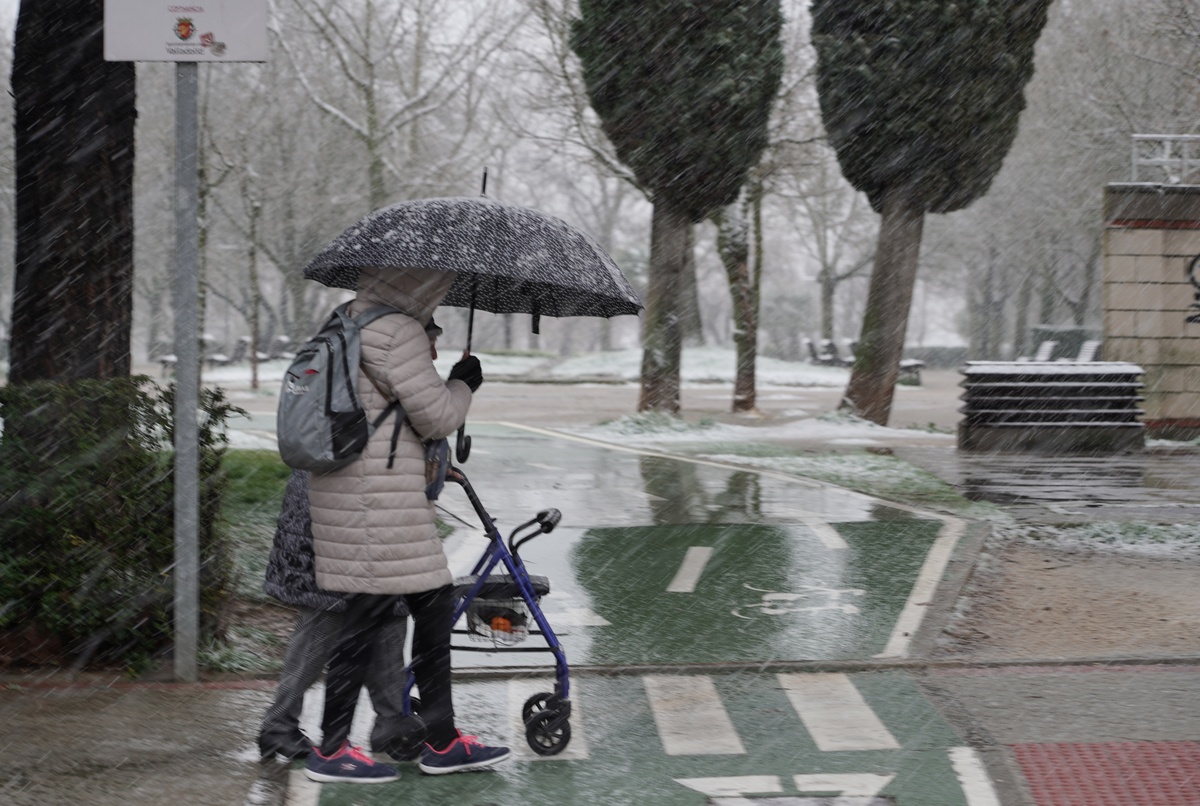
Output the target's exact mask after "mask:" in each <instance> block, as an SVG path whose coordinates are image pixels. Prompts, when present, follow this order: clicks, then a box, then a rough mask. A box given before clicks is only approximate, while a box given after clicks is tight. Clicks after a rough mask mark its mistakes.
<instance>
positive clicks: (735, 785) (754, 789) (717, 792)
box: [675, 775, 783, 798]
mask: <svg viewBox="0 0 1200 806" xmlns="http://www.w3.org/2000/svg"><path fill="white" fill-rule="evenodd" d="M675 783H678V784H683V785H684V786H686V787H687V788H688V789H694V790H695V791H697V792H699V793H700V794H702V795H708V796H709V797H710V798H720V797H728V796H734V797H737V796H739V795H777V794H780V793H782V792H783V784H781V783H780V782H779V776H778V775H732V776H728V777H725V778H676V779H675Z"/></svg>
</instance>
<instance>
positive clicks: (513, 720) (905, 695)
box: [0, 424, 1200, 806]
mask: <svg viewBox="0 0 1200 806" xmlns="http://www.w3.org/2000/svg"><path fill="white" fill-rule="evenodd" d="M260 425H261V424H260ZM472 436H473V439H474V447H473V451H472V456H471V459H470V461H469V462H468V463H467V464H466V465H465V467H464V469H465V470H466V471H467V472H468V474H469V475H470V476H471V478H472V481H473V483H474V485H475V488H476V490H477V492H478V493H479V495H480V497H481V498H482V500H483V502H484V504H485V505H486V506H487V508H488V510H489V511H490V512H491V514H492V515H493V516H494V517H495V518H496V519H497V521H498V525H499V526H500V528H501V530H502V531H503V532H505V533H507V532H508V530H510V529H511V528H513V527H514V526H516V525H517V524H519V523H521V522H523V521H525V520H527V519H528V518H530V517H532V516H533V514H534V513H536V512H537V511H538V510H541V509H544V508H547V507H556V508H558V509H560V510H561V511H562V513H563V520H562V525H561V526H559V527H558V529H556V530H555V531H554V532H553V533H552V534H549V535H545V536H542V537H539V538H538V539H536V540H534V541H532V542H531V543H529V544H527V545H526V546H525V547H524V548H523V549H522V555H523V556H524V557H525V558H526V561H527V563H528V564H529V568H530V571H531V572H532V573H535V574H542V575H545V576H547V577H549V578H550V580H551V593H550V595H549V596H547V597H545V599H543V601H542V605H543V607H544V610H545V613H546V615H547V618H548V619H549V621H550V623H551V624H552V625H553V626H554V628H555V630H556V631H557V632H558V633H560V635H561V638H562V641H563V645H564V647H565V649H566V652H567V658H568V661H569V663H570V665H571V672H572V700H573V702H574V711H573V716H572V720H571V722H572V738H571V741H570V743H569V744H568V745H567V747H566V749H565V750H564V751H563V753H562V754H560V755H558V756H553V757H540V756H536V755H534V754H533V753H532V752H531V751H530V750H529V748H528V747H527V746H526V744H525V741H524V737H523V729H522V726H521V719H520V715H519V714H520V707H521V704H522V703H523V702H524V701H525V699H526V698H527V697H528V696H529V695H530V694H532V693H535V692H537V691H544V690H546V689H547V688H548V687H549V686H550V685H551V678H550V676H549V672H550V671H551V670H552V665H553V664H552V661H551V659H550V656H549V655H546V654H544V653H540V654H520V655H516V654H505V653H496V654H483V653H474V652H472V653H465V652H459V653H455V666H456V675H457V678H458V683H457V684H456V709H457V711H458V713H459V714H460V721H461V722H462V724H463V727H464V728H467V729H469V730H470V731H471V732H478V733H479V734H480V735H481V736H482V737H483V738H485V739H487V740H500V741H505V742H508V743H510V744H511V746H512V747H513V748H514V752H515V755H516V758H515V759H514V760H513V761H510V762H508V763H507V764H505V765H504V766H502V767H499V768H497V769H496V770H494V771H489V772H482V773H476V774H469V775H454V776H441V777H425V776H421V775H420V774H419V773H418V772H417V770H416V768H415V766H414V765H412V764H407V763H406V764H402V765H401V768H402V778H401V780H400V781H399V782H397V783H394V784H388V785H383V786H376V787H362V786H351V785H329V784H326V785H317V784H312V783H310V782H308V781H307V780H306V779H304V778H303V775H302V773H301V772H300V770H299V768H298V767H297V766H295V765H293V766H291V767H288V766H286V765H282V764H276V763H274V762H271V763H267V764H261V765H260V764H259V763H257V759H256V753H255V752H254V747H253V742H254V736H255V731H256V728H257V722H258V719H259V717H260V715H261V713H262V710H263V709H264V708H265V705H266V703H267V701H268V699H269V696H270V693H269V688H270V683H269V682H262V683H259V682H255V681H251V682H248V683H238V684H229V685H196V686H182V685H180V686H174V685H163V684H159V685H153V684H147V685H134V684H119V685H111V686H106V687H98V688H97V687H49V686H33V687H25V688H21V687H12V686H10V687H9V688H8V689H7V690H5V691H0V719H3V724H4V725H5V727H6V731H5V736H6V738H7V742H3V743H0V745H3V746H4V747H5V749H6V758H7V759H8V760H9V761H10V763H9V764H8V765H6V767H7V768H6V772H5V773H4V774H3V775H0V803H6V804H9V803H11V804H17V805H19V806H24V804H29V805H30V806H33V805H34V804H75V803H87V804H96V806H109V804H113V805H114V806H115V804H118V803H121V804H143V803H146V804H152V803H153V804H159V803H167V802H175V803H180V804H214V806H215V805H216V804H241V803H246V804H294V805H295V806H299V805H300V804H304V806H314V804H315V805H317V806H333V805H336V804H390V803H409V802H414V803H421V804H455V805H456V806H472V805H474V806H486V805H487V804H492V806H507V805H508V804H512V805H513V806H516V805H517V804H551V803H554V804H559V803H593V804H597V805H601V804H613V806H616V805H617V804H632V803H655V804H659V803H661V804H679V806H688V805H689V804H694V805H695V806H704V805H705V804H713V806H728V804H733V803H743V802H749V803H756V804H762V806H784V804H788V805H789V806H796V804H805V805H806V806H809V805H810V804H811V806H817V804H827V803H833V802H835V801H834V796H840V799H838V800H836V802H837V803H839V804H843V806H852V805H853V806H868V805H869V806H878V805H879V804H894V806H1000V805H1001V804H1003V805H1004V806H1075V804H1078V806H1085V804H1087V806H1093V804H1108V803H1114V804H1115V803H1121V804H1122V806H1127V805H1128V804H1134V803H1136V804H1139V806H1140V804H1147V806H1149V804H1155V806H1158V805H1159V804H1161V805H1162V806H1174V804H1176V803H1178V804H1184V803H1187V804H1192V806H1195V804H1197V803H1200V791H1197V787H1200V784H1198V783H1197V782H1200V727H1198V726H1200V705H1197V703H1200V697H1197V696H1196V695H1197V694H1198V693H1200V667H1198V666H1195V665H1187V664H1179V665H1169V664H1159V665H1155V666H1147V665H1138V664H1136V663H1133V662H1129V663H1125V664H1121V665H1107V666H1101V665H1085V666H1078V667H1043V666H1033V667H1029V666H1024V665H1021V664H1020V663H994V664H990V665H989V664H975V665H970V664H966V663H953V662H932V661H927V660H924V657H925V651H926V649H927V648H928V646H929V645H930V639H931V635H932V634H934V633H936V631H937V630H938V629H940V623H941V619H942V618H943V617H944V616H945V614H947V613H948V612H949V610H950V608H951V607H952V606H953V602H954V600H955V597H956V595H957V591H958V586H959V585H961V583H962V579H963V577H964V575H965V573H966V569H967V568H969V566H970V564H971V562H972V560H973V557H974V552H975V551H977V550H978V548H979V544H980V542H981V532H980V531H979V530H977V529H975V528H973V527H972V526H971V525H969V524H965V523H963V522H961V521H958V520H956V519H953V518H947V517H945V516H943V515H939V514H936V513H930V512H923V511H919V510H914V509H911V508H908V507H902V506H898V505H895V504H889V503H886V502H882V501H879V500H876V499H872V498H871V497H869V496H864V495H860V494H857V493H852V492H849V491H846V490H842V489H839V488H835V487H831V486H828V485H823V484H818V483H816V482H811V481H808V480H805V479H800V478H792V477H787V476H785V475H784V474H779V473H771V472H760V471H753V470H747V469H744V468H736V467H729V466H723V465H721V464H719V463H714V462H708V461H698V460H692V459H687V458H682V457H670V456H664V455H661V454H657V453H655V452H651V451H639V450H631V449H625V448H622V447H620V446H612V445H609V446H604V445H600V444H596V443H591V442H589V441H586V440H579V439H573V438H567V437H565V436H557V437H556V436H553V435H550V434H547V433H545V432H544V431H541V430H539V429H537V428H529V427H518V426H503V425H477V426H474V427H473V429H472ZM913 450H918V451H919V450H925V451H929V450H931V449H929V448H927V447H923V446H917V447H915V448H913ZM936 450H937V451H938V453H937V456H936V457H935V456H933V455H932V454H927V455H926V456H925V459H924V464H923V466H926V467H927V468H929V467H930V465H936V464H937V462H936V461H934V459H937V457H940V459H938V461H940V462H941V465H940V467H941V471H942V473H944V474H946V475H951V474H957V473H961V472H966V473H968V474H969V473H970V472H971V471H970V467H969V465H964V464H963V463H960V462H959V461H958V460H957V459H953V458H949V459H948V458H946V457H945V451H944V450H942V449H940V448H939V449H936ZM951 452H952V450H951ZM898 453H899V451H898ZM964 468H966V469H965V470H964ZM1101 469H1103V468H1101ZM1027 471H1028V468H1024V469H1023V468H1022V467H1021V466H1020V465H1019V464H1014V465H1013V467H1012V468H1011V472H1012V474H1013V475H1014V476H1020V475H1021V474H1022V473H1023V472H1027ZM1004 472H1008V471H1004ZM1172 472H1175V473H1179V471H1177V470H1176V471H1172ZM1143 473H1144V469H1143ZM1180 475H1186V474H1180ZM1112 478H1114V481H1113V488H1114V489H1118V488H1121V487H1125V488H1126V489H1127V490H1128V487H1129V482H1130V480H1129V479H1128V478H1125V479H1124V481H1122V480H1121V479H1122V478H1124V477H1123V476H1121V475H1120V473H1119V472H1118V474H1117V475H1116V476H1113V477H1112ZM1143 478H1144V476H1143ZM1004 486H1005V487H1006V488H1007V487H1008V486H1009V484H1008V482H1005V483H1004ZM1085 486H1086V485H1085ZM1129 497H1130V496H1128V495H1127V496H1126V498H1129ZM1109 500H1110V501H1111V499H1109ZM1047 501H1049V506H1066V507H1070V506H1082V505H1081V504H1080V503H1079V502H1080V499H1079V497H1078V496H1075V497H1070V498H1064V499H1063V501H1060V502H1059V503H1055V502H1054V500H1053V499H1052V498H1048V497H1047V496H1042V497H1041V498H1039V499H1038V500H1036V501H1033V502H1031V503H1030V502H1027V503H1029V506H1031V507H1033V508H1034V509H1031V510H1030V511H1031V512H1032V511H1036V510H1037V509H1045V507H1046V506H1047ZM1064 502H1065V503H1064ZM1101 502H1102V503H1104V502H1103V500H1102V501H1101ZM440 503H442V504H443V505H444V511H445V515H444V517H445V519H446V520H447V521H448V522H449V523H451V524H452V525H456V527H457V528H456V530H455V532H454V533H453V534H452V535H451V536H450V537H449V538H448V539H447V542H446V549H447V553H448V555H449V556H450V557H451V562H452V565H453V566H454V567H455V569H456V570H457V571H461V572H465V571H466V570H468V569H469V567H470V565H471V564H472V563H473V561H474V560H475V559H476V558H477V557H478V555H479V553H480V552H481V551H482V549H483V546H484V542H483V540H482V538H481V536H480V531H479V529H478V526H477V523H476V519H475V517H474V514H473V513H472V512H471V510H470V509H469V507H468V506H467V505H466V504H465V502H464V501H462V500H461V494H459V493H458V491H457V490H456V489H454V488H453V487H451V488H449V490H448V492H447V493H446V494H444V496H443V500H442V502H440ZM1013 503H1014V504H1015V505H1018V506H1020V505H1022V502H1021V501H1020V500H1015V501H1014V502H1013ZM1128 509H1131V511H1132V508H1128ZM538 640H539V638H538V637H537V636H531V637H530V638H529V639H528V641H527V642H526V644H534V643H536V642H537V641H538ZM319 702H320V691H319V689H317V690H314V691H313V692H311V693H310V697H309V701H308V706H307V708H306V712H305V718H304V719H305V726H306V728H307V729H308V730H310V731H312V733H313V734H315V732H316V731H315V730H314V728H315V722H316V720H317V716H318V711H319ZM50 725H53V726H54V727H53V729H48V728H47V726H50ZM367 735H369V723H368V722H367V721H366V720H364V721H361V722H359V723H356V725H355V727H354V730H353V733H352V736H353V737H354V738H356V739H357V740H359V741H362V740H364V739H365V737H366V736H367ZM1157 770H1170V771H1171V775H1173V776H1175V778H1171V777H1170V776H1167V773H1166V772H1163V773H1162V774H1158V773H1156V772H1155V771H1157ZM1180 776H1182V777H1180ZM1189 776H1190V777H1189ZM1160 779H1161V780H1160ZM1172 781H1174V783H1172ZM1072 786H1074V789H1071V787H1072ZM1122 787H1124V788H1122ZM1131 787H1132V788H1131ZM1138 787H1141V788H1142V789H1141V790H1139V789H1137V788H1138ZM1146 787H1150V788H1146ZM1154 787H1159V788H1158V789H1155V788H1154ZM1189 787H1190V788H1189ZM1134 791H1145V792H1151V793H1155V794H1154V797H1153V798H1152V799H1140V798H1139V797H1133V796H1131V795H1130V794H1129V793H1131V792H1134ZM738 798H743V799H745V800H744V801H743V800H738ZM1114 798H1115V799H1114Z"/></svg>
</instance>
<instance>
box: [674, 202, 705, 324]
mask: <svg viewBox="0 0 1200 806" xmlns="http://www.w3.org/2000/svg"><path fill="white" fill-rule="evenodd" d="M684 256H685V259H686V262H685V263H684V266H683V273H682V274H681V275H680V280H681V282H682V286H681V288H680V295H679V330H680V333H681V336H682V338H683V343H684V344H686V345H687V346H688V347H703V346H704V321H703V320H702V319H701V318H700V288H699V286H698V284H697V283H696V227H695V225H694V224H692V223H691V222H688V225H687V247H686V249H685V251H684Z"/></svg>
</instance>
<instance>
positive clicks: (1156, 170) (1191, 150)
mask: <svg viewBox="0 0 1200 806" xmlns="http://www.w3.org/2000/svg"><path fill="white" fill-rule="evenodd" d="M1139 168H1140V169H1142V170H1141V171H1139ZM1147 169H1148V170H1149V171H1150V172H1152V173H1151V175H1150V176H1145V175H1144V174H1145V173H1146V171H1147ZM1139 174H1143V176H1142V177H1139ZM1133 181H1134V182H1152V181H1161V182H1163V183H1164V184H1168V185H1191V184H1200V135H1198V134H1135V135H1133Z"/></svg>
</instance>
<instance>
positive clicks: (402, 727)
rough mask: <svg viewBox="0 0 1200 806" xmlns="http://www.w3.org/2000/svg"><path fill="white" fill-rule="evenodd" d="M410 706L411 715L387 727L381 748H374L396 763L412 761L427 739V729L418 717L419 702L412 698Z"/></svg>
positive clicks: (419, 752)
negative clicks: (386, 733)
mask: <svg viewBox="0 0 1200 806" xmlns="http://www.w3.org/2000/svg"><path fill="white" fill-rule="evenodd" d="M411 706H412V711H413V713H411V714H408V715H406V716H402V717H400V718H399V719H397V720H395V722H394V723H393V724H391V725H389V726H388V735H387V738H385V739H384V740H383V741H382V742H381V747H379V748H375V749H378V750H382V751H383V752H384V753H387V754H388V755H389V756H391V757H392V758H394V759H396V760H397V761H414V760H415V759H416V758H417V756H419V755H421V748H422V747H423V746H424V744H425V742H426V740H427V739H428V738H429V728H428V726H427V725H426V724H425V720H424V719H421V716H420V710H421V701H420V700H418V699H417V698H416V697H413V698H412V700H411Z"/></svg>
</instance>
